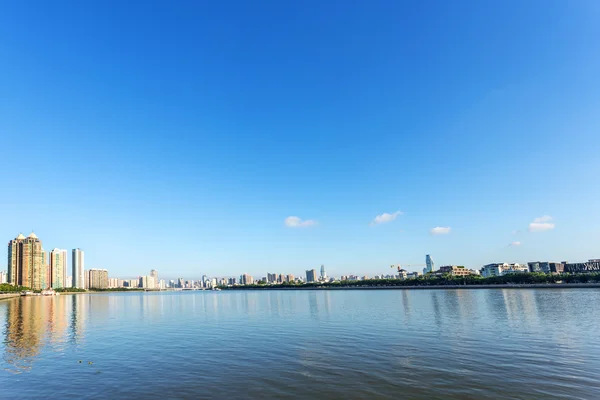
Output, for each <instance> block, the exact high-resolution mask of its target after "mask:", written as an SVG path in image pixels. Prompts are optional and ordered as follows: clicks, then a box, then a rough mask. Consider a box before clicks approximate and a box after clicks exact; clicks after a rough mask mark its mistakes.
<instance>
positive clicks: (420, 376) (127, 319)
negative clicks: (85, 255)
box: [0, 289, 600, 399]
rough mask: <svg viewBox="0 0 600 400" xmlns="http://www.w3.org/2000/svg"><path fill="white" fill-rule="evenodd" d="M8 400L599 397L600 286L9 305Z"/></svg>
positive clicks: (160, 296)
mask: <svg viewBox="0 0 600 400" xmlns="http://www.w3.org/2000/svg"><path fill="white" fill-rule="evenodd" d="M0 327H2V335H3V343H2V345H1V347H0V352H1V353H2V358H1V359H0V366H1V367H2V369H1V370H0V388H1V389H0V390H1V393H2V398H33V397H45V396H52V397H54V398H78V399H80V398H89V399H94V398H148V399H153V398H155V399H165V398H173V399H193V398H236V399H245V398H247V399H262V398H281V399H311V398H322V399H340V398H344V399H361V398H368V399H385V398H387V399H398V398H407V399H408V398H410V399H432V398H439V399H442V398H443V399H482V398H489V399H497V398H516V399H540V398H544V399H552V398H580V399H595V398H600V383H599V379H600V344H599V335H600V290H598V289H490V290H488V289H478V290H430V291H428V290H415V291H410V290H381V291H378V290H348V291H342V290H340V291H337V290H336V291H326V290H313V291H309V290H298V291H230V292H228V291H222V292H187V293H185V292H184V293H181V292H179V293H169V292H162V293H102V294H79V295H62V296H56V297H35V298H34V297H26V298H16V299H11V300H5V301H1V302H0Z"/></svg>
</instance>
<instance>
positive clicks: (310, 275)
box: [306, 269, 317, 282]
mask: <svg viewBox="0 0 600 400" xmlns="http://www.w3.org/2000/svg"><path fill="white" fill-rule="evenodd" d="M316 280H317V271H316V270H315V269H311V270H307V271H306V282H316Z"/></svg>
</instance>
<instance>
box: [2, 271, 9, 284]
mask: <svg viewBox="0 0 600 400" xmlns="http://www.w3.org/2000/svg"><path fill="white" fill-rule="evenodd" d="M7 281H8V274H7V273H6V271H0V284H2V283H7Z"/></svg>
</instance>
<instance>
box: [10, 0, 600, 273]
mask: <svg viewBox="0 0 600 400" xmlns="http://www.w3.org/2000/svg"><path fill="white" fill-rule="evenodd" d="M599 110H600V2H598V1H595V0H588V1H586V0H577V1H573V0H566V1H557V0H529V1H515V0H507V1H492V0H489V1H480V0H473V1H466V0H457V1H453V2H447V1H427V0H415V1H396V0H394V1H377V0H374V1H360V0H357V1H348V0H344V1H342V0H340V1H333V0H331V1H329V0H328V1H322V0H319V1H312V0H306V1H275V0H273V1H269V0H265V1H259V2H247V1H238V0H229V1H228V0H224V1H135V0H132V1H127V2H124V1H108V0H103V1H92V0H90V1H84V2H82V1H65V0H57V1H54V2H47V1H34V0H31V1H18V0H14V1H13V0H9V1H4V2H2V5H1V11H0V139H1V144H0V168H1V171H2V172H3V179H2V180H1V184H0V194H1V195H0V210H1V213H2V216H1V221H2V222H1V223H0V238H4V240H5V241H6V243H8V241H9V240H11V239H13V238H15V237H16V236H17V235H18V234H19V232H23V233H24V234H25V235H27V234H28V233H30V232H31V231H32V230H34V231H35V233H36V234H37V235H38V236H39V237H40V239H41V240H42V241H43V245H44V248H45V249H46V250H51V249H52V248H54V247H58V248H66V249H69V250H70V249H73V248H77V247H78V248H82V249H83V250H84V251H85V260H86V268H107V269H108V270H109V275H110V276H111V277H112V276H114V277H135V276H138V275H145V274H148V273H149V270H150V269H153V268H154V269H156V270H158V271H159V275H160V276H161V277H167V278H176V277H179V276H182V277H186V278H192V279H193V278H197V277H200V276H201V275H203V274H206V275H209V276H236V275H240V274H242V273H246V272H247V273H250V274H253V275H255V276H258V277H260V276H266V273H267V272H275V273H283V274H287V273H291V274H294V275H296V276H302V275H303V274H304V271H305V270H307V269H312V268H315V269H317V270H319V268H320V265H321V264H324V265H325V267H326V269H327V272H328V274H329V275H336V276H339V275H342V274H358V275H363V274H366V275H371V276H372V275H375V274H380V273H391V272H392V270H391V269H390V265H392V264H401V265H403V266H405V268H406V269H408V270H421V269H422V268H423V267H422V264H424V262H425V255H426V254H431V256H432V258H433V260H434V262H435V263H436V265H437V266H440V265H449V264H454V265H465V266H467V267H469V268H481V266H482V265H484V264H487V263H491V262H520V263H522V262H527V261H536V260H542V261H544V260H548V261H563V260H568V261H585V260H587V259H589V258H600V248H599V243H600V211H599V209H598V204H599V201H598V199H599V196H600V185H599V184H598V183H599V172H600V157H599V150H600V112H599ZM0 257H2V258H3V259H4V260H6V259H7V257H6V248H4V249H3V250H2V251H0Z"/></svg>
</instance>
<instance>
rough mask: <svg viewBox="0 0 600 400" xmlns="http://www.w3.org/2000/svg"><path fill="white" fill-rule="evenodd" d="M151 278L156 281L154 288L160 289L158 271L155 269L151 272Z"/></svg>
mask: <svg viewBox="0 0 600 400" xmlns="http://www.w3.org/2000/svg"><path fill="white" fill-rule="evenodd" d="M150 276H151V277H152V279H154V287H155V288H158V271H157V270H155V269H153V270H151V271H150Z"/></svg>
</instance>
